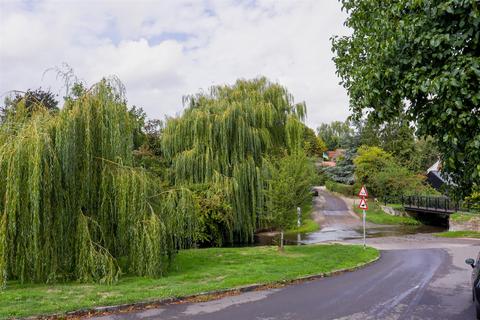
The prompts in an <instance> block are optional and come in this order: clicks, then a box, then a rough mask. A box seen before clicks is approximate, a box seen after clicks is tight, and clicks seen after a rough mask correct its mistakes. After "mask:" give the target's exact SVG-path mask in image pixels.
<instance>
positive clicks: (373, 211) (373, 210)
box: [354, 201, 420, 225]
mask: <svg viewBox="0 0 480 320" xmlns="http://www.w3.org/2000/svg"><path fill="white" fill-rule="evenodd" d="M354 210H355V213H356V214H357V215H359V216H360V217H361V216H362V210H361V209H358V207H357V206H355V207H354ZM367 221H368V222H372V223H376V224H403V225H419V224H420V222H418V221H417V220H415V219H414V218H411V217H399V216H391V215H389V214H388V213H385V212H384V211H383V210H382V208H380V206H379V205H378V204H376V203H374V202H373V201H370V202H369V203H368V210H367Z"/></svg>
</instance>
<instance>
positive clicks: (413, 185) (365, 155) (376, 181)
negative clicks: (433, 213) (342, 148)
mask: <svg viewBox="0 0 480 320" xmlns="http://www.w3.org/2000/svg"><path fill="white" fill-rule="evenodd" d="M354 163H355V176H356V179H357V181H358V182H359V183H361V184H365V185H366V186H367V189H368V191H369V193H370V194H371V195H374V196H376V197H383V196H392V195H410V194H424V193H428V192H429V188H428V187H426V186H425V185H424V180H425V178H424V176H421V175H415V174H413V173H412V172H411V171H409V170H408V169H407V168H405V167H403V166H400V165H399V164H398V163H397V162H396V161H395V159H394V158H393V157H392V155H391V154H390V153H388V152H385V151H384V150H382V149H380V148H378V147H368V146H362V147H360V148H359V149H358V152H357V157H356V158H355V160H354Z"/></svg>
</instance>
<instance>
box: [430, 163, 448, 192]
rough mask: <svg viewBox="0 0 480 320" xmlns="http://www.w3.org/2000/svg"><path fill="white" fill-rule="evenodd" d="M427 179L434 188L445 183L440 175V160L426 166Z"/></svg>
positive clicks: (437, 188) (438, 187)
mask: <svg viewBox="0 0 480 320" xmlns="http://www.w3.org/2000/svg"><path fill="white" fill-rule="evenodd" d="M427 181H428V183H430V185H431V186H432V187H433V188H435V189H436V190H439V189H440V188H441V187H442V186H443V185H444V184H445V183H446V180H445V178H444V177H443V176H442V163H441V161H440V160H438V161H437V162H435V163H434V164H433V165H432V166H431V167H430V168H428V170H427Z"/></svg>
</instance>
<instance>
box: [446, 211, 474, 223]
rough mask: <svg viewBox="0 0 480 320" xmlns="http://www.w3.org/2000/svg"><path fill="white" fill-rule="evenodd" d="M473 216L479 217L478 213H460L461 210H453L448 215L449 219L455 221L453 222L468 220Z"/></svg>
mask: <svg viewBox="0 0 480 320" xmlns="http://www.w3.org/2000/svg"><path fill="white" fill-rule="evenodd" d="M475 217H480V215H478V214H471V213H461V212H455V213H452V214H451V215H450V221H455V222H468V221H470V220H471V219H472V218H475Z"/></svg>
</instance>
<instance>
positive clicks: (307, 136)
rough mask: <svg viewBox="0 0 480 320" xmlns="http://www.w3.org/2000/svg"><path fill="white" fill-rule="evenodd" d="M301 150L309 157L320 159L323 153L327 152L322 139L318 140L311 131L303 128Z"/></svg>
mask: <svg viewBox="0 0 480 320" xmlns="http://www.w3.org/2000/svg"><path fill="white" fill-rule="evenodd" d="M303 150H304V151H305V153H306V154H307V156H309V157H321V156H322V155H323V152H324V151H327V146H326V145H325V142H323V140H322V139H320V138H319V137H318V136H317V135H316V134H315V131H313V129H311V128H309V127H307V126H305V129H304V131H303Z"/></svg>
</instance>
